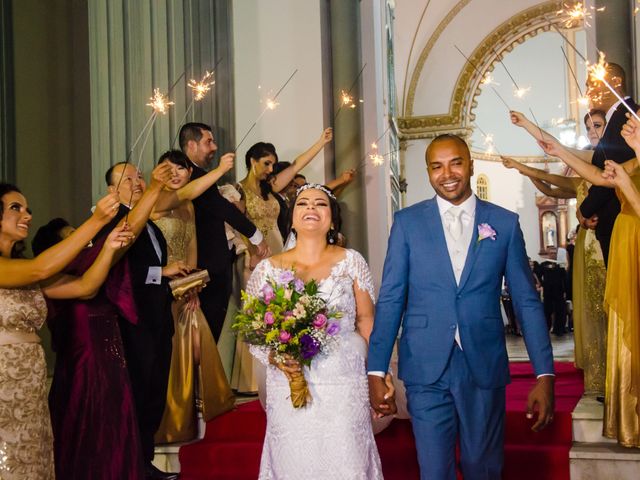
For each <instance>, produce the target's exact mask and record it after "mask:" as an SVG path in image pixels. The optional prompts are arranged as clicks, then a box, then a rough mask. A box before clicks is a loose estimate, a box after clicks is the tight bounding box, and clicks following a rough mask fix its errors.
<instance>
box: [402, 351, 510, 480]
mask: <svg viewBox="0 0 640 480" xmlns="http://www.w3.org/2000/svg"><path fill="white" fill-rule="evenodd" d="M406 388H407V399H408V406H409V412H410V413H411V424H412V426H413V434H414V436H415V439H416V449H417V450H418V463H419V464H420V478H421V479H422V480H435V479H438V480H455V479H456V465H455V452H456V440H459V442H460V466H461V468H462V473H463V475H464V478H465V480H499V479H500V478H501V473H502V464H503V461H504V453H503V449H504V416H505V389H504V387H500V388H491V389H483V388H480V387H478V386H477V385H476V383H475V382H474V381H473V378H472V377H471V372H470V370H469V367H468V365H467V360H466V359H465V358H464V354H463V353H462V351H461V350H460V348H458V347H457V346H455V347H453V349H452V352H451V357H450V358H449V363H448V365H447V366H446V368H445V370H444V372H443V373H442V376H441V377H440V379H438V381H436V382H435V383H432V384H431V385H409V384H407V385H406Z"/></svg>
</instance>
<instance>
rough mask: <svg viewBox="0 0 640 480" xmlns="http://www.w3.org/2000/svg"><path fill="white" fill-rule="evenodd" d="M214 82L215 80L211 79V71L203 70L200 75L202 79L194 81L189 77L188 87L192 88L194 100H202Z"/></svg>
mask: <svg viewBox="0 0 640 480" xmlns="http://www.w3.org/2000/svg"><path fill="white" fill-rule="evenodd" d="M215 83H216V81H215V80H213V72H208V71H207V72H205V75H204V77H202V80H200V81H199V82H196V81H195V80H193V79H191V80H189V84H188V85H189V88H191V90H193V93H194V97H193V98H194V100H196V101H200V100H202V99H203V98H204V97H205V96H206V95H207V93H208V92H209V90H211V87H212V86H213V85H214V84H215Z"/></svg>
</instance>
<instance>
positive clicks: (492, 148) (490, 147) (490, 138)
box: [474, 123, 501, 155]
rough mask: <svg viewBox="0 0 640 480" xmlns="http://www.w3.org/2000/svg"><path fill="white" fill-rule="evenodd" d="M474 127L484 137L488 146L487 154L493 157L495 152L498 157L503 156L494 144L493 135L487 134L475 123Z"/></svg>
mask: <svg viewBox="0 0 640 480" xmlns="http://www.w3.org/2000/svg"><path fill="white" fill-rule="evenodd" d="M474 125H475V127H476V128H477V129H478V131H479V132H480V134H481V135H482V136H483V137H484V140H483V141H484V144H485V145H486V146H487V150H486V153H487V154H489V155H492V154H493V153H494V152H495V153H497V154H498V155H501V153H500V151H499V150H498V149H497V148H496V146H495V143H494V142H493V134H492V133H485V131H484V130H482V128H480V125H478V124H477V123H474Z"/></svg>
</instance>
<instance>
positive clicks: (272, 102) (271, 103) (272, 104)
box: [233, 68, 298, 153]
mask: <svg viewBox="0 0 640 480" xmlns="http://www.w3.org/2000/svg"><path fill="white" fill-rule="evenodd" d="M296 73H298V69H297V68H296V69H295V70H294V71H293V73H292V74H291V76H289V78H288V79H287V81H286V82H284V84H283V85H282V86H281V87H280V90H278V91H277V92H276V94H275V95H274V96H273V97H272V98H269V99H267V102H266V106H265V108H264V109H263V110H262V112H260V115H258V118H256V120H255V122H253V125H251V126H250V127H249V130H247V133H245V134H244V136H243V137H242V139H241V140H240V143H238V144H237V145H236V148H234V149H233V153H236V152H237V151H238V149H239V148H240V145H242V143H243V142H244V141H245V139H246V138H247V137H248V136H249V134H250V133H251V131H252V130H253V129H254V128H255V127H256V125H257V124H258V122H259V121H260V119H261V118H262V117H263V116H264V114H265V112H266V111H267V110H275V108H276V107H277V106H278V105H279V104H278V103H277V102H276V99H277V98H278V95H280V93H281V92H282V91H283V90H284V88H285V87H286V86H287V85H288V84H289V82H290V81H291V79H292V78H293V76H294V75H295V74H296Z"/></svg>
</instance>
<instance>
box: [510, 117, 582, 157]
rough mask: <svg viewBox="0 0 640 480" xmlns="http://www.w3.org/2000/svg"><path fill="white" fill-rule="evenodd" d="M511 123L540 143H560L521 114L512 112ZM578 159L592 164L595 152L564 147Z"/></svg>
mask: <svg viewBox="0 0 640 480" xmlns="http://www.w3.org/2000/svg"><path fill="white" fill-rule="evenodd" d="M510 117H511V123H513V124H514V125H515V126H517V127H521V128H524V129H525V130H526V131H527V132H528V133H529V135H531V136H532V137H533V138H535V139H536V141H538V142H540V141H542V142H545V143H546V142H553V141H555V142H557V143H559V142H558V140H557V139H556V138H555V137H554V136H553V135H551V134H550V133H549V132H546V131H544V130H542V129H541V128H539V127H538V125H536V124H534V123H533V122H531V120H529V119H528V118H527V117H526V116H524V115H523V114H522V113H520V112H516V111H513V110H512V111H511V112H510ZM563 148H565V149H566V150H567V151H569V152H570V153H572V154H573V155H575V156H576V157H578V158H579V159H580V160H582V161H583V162H588V163H591V158H593V150H578V149H575V148H568V147H563Z"/></svg>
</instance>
